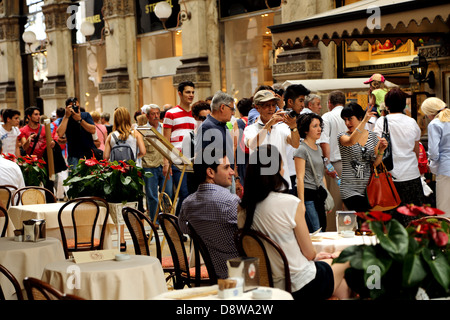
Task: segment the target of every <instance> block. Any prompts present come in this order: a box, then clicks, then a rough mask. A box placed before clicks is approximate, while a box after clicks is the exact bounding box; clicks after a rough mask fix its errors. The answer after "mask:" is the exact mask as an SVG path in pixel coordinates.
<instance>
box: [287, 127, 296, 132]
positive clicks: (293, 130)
mask: <svg viewBox="0 0 450 320" xmlns="http://www.w3.org/2000/svg"><path fill="white" fill-rule="evenodd" d="M289 129H291V131H292V132H296V131H297V128H294V129H292V128H289Z"/></svg>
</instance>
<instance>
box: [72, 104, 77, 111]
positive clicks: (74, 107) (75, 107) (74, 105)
mask: <svg viewBox="0 0 450 320" xmlns="http://www.w3.org/2000/svg"><path fill="white" fill-rule="evenodd" d="M72 109H73V111H75V113H78V106H77V104H76V103H75V102H73V103H72Z"/></svg>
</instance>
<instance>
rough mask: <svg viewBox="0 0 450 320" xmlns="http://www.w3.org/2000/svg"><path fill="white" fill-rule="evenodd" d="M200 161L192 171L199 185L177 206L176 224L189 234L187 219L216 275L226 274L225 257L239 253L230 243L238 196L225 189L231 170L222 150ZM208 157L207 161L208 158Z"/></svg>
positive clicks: (235, 229) (222, 277)
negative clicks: (203, 245)
mask: <svg viewBox="0 0 450 320" xmlns="http://www.w3.org/2000/svg"><path fill="white" fill-rule="evenodd" d="M214 151H215V152H212V156H211V157H209V158H208V157H205V156H204V160H203V161H202V163H196V162H194V173H195V177H196V178H198V180H197V181H199V182H200V185H199V187H198V189H197V191H196V192H195V193H193V194H191V195H189V196H188V197H187V198H186V199H185V200H184V202H183V204H182V206H181V212H180V215H179V216H178V219H179V220H178V224H179V226H180V229H181V231H182V232H183V233H186V234H189V229H188V226H187V224H186V223H187V222H189V223H190V224H191V225H192V227H193V228H194V229H195V231H196V232H197V233H198V235H199V237H200V238H201V239H202V240H203V242H204V243H205V245H206V247H207V249H208V251H209V254H210V255H211V260H212V263H213V265H214V270H215V271H216V274H217V277H218V278H219V279H225V278H227V277H228V269H227V264H226V262H227V260H228V259H232V258H236V257H238V256H239V253H238V251H237V249H236V246H235V243H234V238H233V237H234V233H235V232H236V231H237V207H238V204H239V201H240V199H239V197H238V196H237V195H236V194H232V193H231V192H230V191H229V189H227V188H228V187H229V186H230V185H231V182H232V177H233V175H234V171H233V169H232V168H231V165H230V161H229V159H228V157H227V156H223V155H224V152H223V151H220V150H214ZM208 160H209V161H208Z"/></svg>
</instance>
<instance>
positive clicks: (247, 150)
mask: <svg viewBox="0 0 450 320" xmlns="http://www.w3.org/2000/svg"><path fill="white" fill-rule="evenodd" d="M240 120H242V122H244V127H243V128H242V131H241V128H239V131H240V132H241V138H240V141H239V148H240V149H241V151H242V152H244V153H247V154H248V153H250V149H249V148H248V147H247V146H246V145H245V143H244V129H245V128H246V127H247V126H248V117H242V118H241V119H240ZM238 124H239V122H238Z"/></svg>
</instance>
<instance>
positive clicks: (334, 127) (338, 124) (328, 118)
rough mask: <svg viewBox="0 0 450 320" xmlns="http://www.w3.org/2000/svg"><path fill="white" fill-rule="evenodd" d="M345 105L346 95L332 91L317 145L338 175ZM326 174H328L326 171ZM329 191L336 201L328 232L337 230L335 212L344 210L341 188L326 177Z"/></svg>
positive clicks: (329, 215) (340, 166)
mask: <svg viewBox="0 0 450 320" xmlns="http://www.w3.org/2000/svg"><path fill="white" fill-rule="evenodd" d="M344 105H345V94H344V93H343V92H342V91H332V92H330V94H329V95H328V110H329V111H328V112H326V113H325V114H323V115H322V119H323V130H322V134H321V135H320V139H319V140H317V143H319V144H320V147H321V148H322V153H323V157H324V158H327V159H329V160H330V161H331V164H332V165H333V167H334V168H335V169H336V172H337V175H338V176H339V177H340V176H341V175H342V162H341V153H340V151H339V146H338V140H337V136H338V134H339V133H340V132H346V131H347V126H346V125H345V122H344V120H343V119H342V118H341V111H342V109H343V108H344ZM325 172H327V171H326V170H325ZM325 179H326V182H327V187H328V191H330V193H331V195H332V196H333V199H334V204H335V206H334V210H333V211H332V212H331V213H330V214H328V218H327V226H328V229H327V231H333V229H334V230H335V228H336V219H335V218H334V216H335V214H334V213H335V211H336V210H342V209H343V208H342V200H341V194H340V191H339V186H338V184H337V183H336V179H334V177H332V176H331V174H330V175H329V174H328V173H327V175H325Z"/></svg>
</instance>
